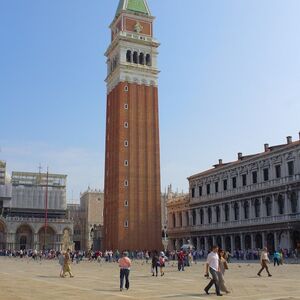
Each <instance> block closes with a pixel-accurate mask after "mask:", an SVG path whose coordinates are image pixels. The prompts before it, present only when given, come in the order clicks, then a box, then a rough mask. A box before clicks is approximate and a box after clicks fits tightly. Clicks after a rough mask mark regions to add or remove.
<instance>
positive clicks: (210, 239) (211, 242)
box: [206, 236, 213, 251]
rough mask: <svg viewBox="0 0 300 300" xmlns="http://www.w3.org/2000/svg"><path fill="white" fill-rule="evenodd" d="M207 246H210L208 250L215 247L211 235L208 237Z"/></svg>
mask: <svg viewBox="0 0 300 300" xmlns="http://www.w3.org/2000/svg"><path fill="white" fill-rule="evenodd" d="M207 246H208V249H206V250H208V251H210V250H211V249H212V247H213V238H212V237H211V236H210V237H208V239H207Z"/></svg>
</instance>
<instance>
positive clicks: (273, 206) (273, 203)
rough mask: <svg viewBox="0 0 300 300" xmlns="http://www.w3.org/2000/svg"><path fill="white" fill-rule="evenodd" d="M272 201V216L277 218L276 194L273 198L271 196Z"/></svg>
mask: <svg viewBox="0 0 300 300" xmlns="http://www.w3.org/2000/svg"><path fill="white" fill-rule="evenodd" d="M271 201H272V211H271V216H276V215H277V212H276V201H275V195H274V194H272V196H271Z"/></svg>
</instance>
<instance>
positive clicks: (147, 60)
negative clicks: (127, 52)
mask: <svg viewBox="0 0 300 300" xmlns="http://www.w3.org/2000/svg"><path fill="white" fill-rule="evenodd" d="M146 65H147V66H149V67H150V66H151V65H152V62H151V55H150V54H146Z"/></svg>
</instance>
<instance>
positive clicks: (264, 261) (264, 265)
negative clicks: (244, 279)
mask: <svg viewBox="0 0 300 300" xmlns="http://www.w3.org/2000/svg"><path fill="white" fill-rule="evenodd" d="M268 263H270V260H269V257H268V249H267V248H266V247H265V248H264V249H263V251H262V252H261V255H260V264H261V269H260V270H259V272H258V273H257V275H258V276H261V275H260V274H261V272H262V271H263V270H264V269H266V271H267V273H268V276H269V277H271V276H272V275H271V274H270V272H269V268H268Z"/></svg>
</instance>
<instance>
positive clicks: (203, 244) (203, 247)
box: [200, 237, 205, 249]
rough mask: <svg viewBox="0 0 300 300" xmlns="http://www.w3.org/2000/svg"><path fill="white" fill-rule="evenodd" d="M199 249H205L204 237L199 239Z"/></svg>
mask: <svg viewBox="0 0 300 300" xmlns="http://www.w3.org/2000/svg"><path fill="white" fill-rule="evenodd" d="M200 249H205V239H204V237H201V238H200Z"/></svg>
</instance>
